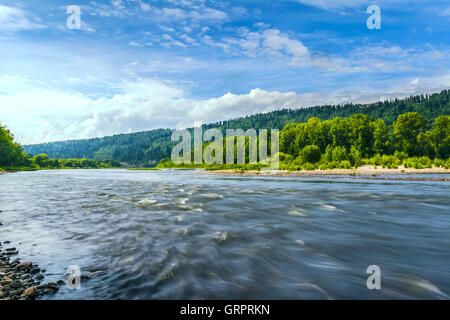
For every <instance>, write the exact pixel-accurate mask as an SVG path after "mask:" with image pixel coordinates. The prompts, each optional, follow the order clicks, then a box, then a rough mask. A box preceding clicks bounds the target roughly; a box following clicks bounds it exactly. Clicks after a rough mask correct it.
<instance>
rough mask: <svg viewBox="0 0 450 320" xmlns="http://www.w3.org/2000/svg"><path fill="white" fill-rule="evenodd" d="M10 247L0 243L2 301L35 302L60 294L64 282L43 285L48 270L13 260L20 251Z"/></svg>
mask: <svg viewBox="0 0 450 320" xmlns="http://www.w3.org/2000/svg"><path fill="white" fill-rule="evenodd" d="M2 245H8V247H6V248H3V247H2ZM9 245H10V242H9V241H4V242H3V243H1V242H0V300H34V299H39V298H41V297H43V296H44V295H52V294H55V293H56V292H58V290H59V286H60V285H62V284H63V283H64V282H63V281H62V280H59V281H58V282H48V283H46V284H41V282H42V280H43V279H44V278H45V275H44V273H45V272H46V270H41V269H40V268H39V266H38V265H36V264H34V263H32V262H21V261H20V260H19V259H12V258H13V257H14V256H16V255H18V254H19V251H18V250H17V249H16V248H14V247H9Z"/></svg>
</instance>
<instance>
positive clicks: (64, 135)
mask: <svg viewBox="0 0 450 320" xmlns="http://www.w3.org/2000/svg"><path fill="white" fill-rule="evenodd" d="M419 83H420V86H419ZM12 84H14V85H12ZM0 86H1V87H2V88H4V89H3V90H6V91H7V93H5V92H1V93H0V106H2V112H1V120H2V121H4V123H6V124H8V126H9V127H10V128H11V129H12V130H13V131H14V132H16V133H17V137H18V139H19V141H21V142H22V143H37V142H42V141H55V140H64V139H75V138H88V137H97V136H105V135H112V134H116V133H123V132H128V131H129V130H130V129H131V131H142V130H150V129H155V128H161V127H162V128H167V127H169V128H185V127H191V126H192V125H193V123H194V122H195V121H202V122H203V123H210V122H215V121H219V120H226V119H231V118H237V117H241V116H245V115H250V114H255V113H260V112H270V111H273V110H277V109H280V108H301V107H308V106H314V105H323V104H340V103H346V102H354V103H367V102H373V101H378V100H385V99H391V98H395V97H404V96H408V95H410V94H418V93H424V92H433V91H439V90H441V89H444V88H448V87H449V86H450V74H447V75H445V76H442V77H440V78H431V79H422V78H421V79H420V81H415V80H413V81H411V80H410V81H409V82H405V84H404V85H399V86H396V87H393V88H385V89H378V90H374V89H373V88H358V87H355V88H347V89H341V90H339V91H335V92H329V93H321V92H311V93H304V94H297V93H295V92H279V91H266V90H262V89H258V88H256V89H253V90H250V92H249V93H247V94H233V93H227V94H224V95H222V96H220V97H217V98H210V99H203V100H200V99H192V98H188V97H187V92H186V91H185V90H184V89H183V88H180V87H177V86H175V85H173V84H171V83H165V82H161V81H156V80H152V79H146V78H141V79H137V80H135V81H128V82H123V83H119V84H117V86H116V89H117V90H118V91H117V93H116V94H114V95H112V96H110V97H107V96H104V97H101V98H98V99H93V98H90V97H87V96H85V95H83V94H81V93H78V92H74V91H62V90H58V89H53V88H51V87H49V86H46V85H43V84H39V83H36V82H32V81H30V80H28V79H24V78H18V77H14V76H2V77H0ZM30 101H32V103H30ZM3 106H7V107H5V108H4V110H3Z"/></svg>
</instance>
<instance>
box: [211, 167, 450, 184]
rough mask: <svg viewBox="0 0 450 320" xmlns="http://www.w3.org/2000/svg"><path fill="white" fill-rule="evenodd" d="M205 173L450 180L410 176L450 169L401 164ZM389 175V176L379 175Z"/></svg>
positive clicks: (444, 171) (439, 172) (437, 172)
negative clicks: (391, 166)
mask: <svg viewBox="0 0 450 320" xmlns="http://www.w3.org/2000/svg"><path fill="white" fill-rule="evenodd" d="M203 173H207V174H215V175H228V176H250V177H251V176H273V177H320V176H336V177H338V178H339V177H342V176H346V177H348V178H364V179H377V180H378V179H380V180H381V179H383V180H415V181H450V176H449V177H432V176H430V177H408V175H417V174H450V169H443V168H427V169H414V168H404V167H402V166H400V167H399V168H397V169H383V168H381V167H378V168H376V169H375V168H374V167H373V166H363V167H359V168H358V169H331V170H310V171H307V170H302V171H286V170H278V171H270V170H268V171H245V172H239V171H235V170H218V171H205V172H203ZM380 175H383V176H385V175H387V177H379V176H380ZM396 175H405V176H404V177H392V176H396Z"/></svg>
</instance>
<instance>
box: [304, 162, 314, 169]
mask: <svg viewBox="0 0 450 320" xmlns="http://www.w3.org/2000/svg"><path fill="white" fill-rule="evenodd" d="M302 169H303V170H316V169H317V165H316V164H313V163H310V162H306V163H305V164H304V165H303V167H302Z"/></svg>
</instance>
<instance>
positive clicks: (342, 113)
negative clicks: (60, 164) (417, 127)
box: [24, 90, 450, 167]
mask: <svg viewBox="0 0 450 320" xmlns="http://www.w3.org/2000/svg"><path fill="white" fill-rule="evenodd" d="M449 97H450V91H449V90H444V91H442V92H441V93H435V94H431V95H419V96H412V97H409V98H406V99H401V100H399V99H395V100H392V101H385V102H377V103H372V104H368V105H360V104H345V105H341V106H320V107H311V108H305V109H296V110H293V109H283V110H279V111H274V112H270V113H265V114H256V115H252V116H247V117H244V118H239V119H234V120H229V121H221V122H217V123H211V124H208V125H205V126H204V130H206V129H208V128H218V129H221V130H226V129H238V128H241V129H244V130H246V129H249V128H254V129H265V128H266V129H280V130H281V129H283V128H284V127H285V126H286V125H287V124H290V123H302V122H307V121H308V119H310V118H312V117H317V118H319V119H321V120H331V119H333V118H335V117H349V116H351V115H353V114H365V115H368V116H370V117H371V119H372V120H376V119H379V118H381V119H383V120H384V121H385V122H386V124H387V125H388V128H389V130H392V126H391V125H392V124H393V123H394V121H396V119H397V118H398V116H399V115H401V114H404V113H407V112H417V113H419V114H420V115H422V116H424V117H425V119H426V121H427V129H429V128H431V127H432V123H433V121H434V119H435V118H437V117H438V116H441V115H450V100H449ZM171 132H172V130H170V129H157V130H151V131H146V132H139V133H131V134H119V135H114V136H111V137H103V138H94V139H85V140H72V141H62V142H52V143H45V144H38V145H28V146H24V151H25V152H26V153H31V154H35V155H37V154H42V153H45V154H47V155H48V156H49V157H50V158H59V159H68V158H88V159H95V160H118V161H121V162H123V163H128V164H129V165H131V166H142V167H152V166H155V165H156V164H157V163H158V162H159V161H160V160H161V159H163V158H168V157H170V153H171V150H172V147H173V145H174V143H172V142H171V141H170V137H171Z"/></svg>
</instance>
